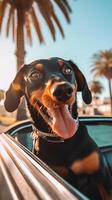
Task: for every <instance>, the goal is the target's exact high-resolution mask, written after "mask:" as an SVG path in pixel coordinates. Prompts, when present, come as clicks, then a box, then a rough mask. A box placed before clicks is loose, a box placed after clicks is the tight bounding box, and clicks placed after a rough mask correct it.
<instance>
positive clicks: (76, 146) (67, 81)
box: [5, 58, 112, 200]
mask: <svg viewBox="0 0 112 200" xmlns="http://www.w3.org/2000/svg"><path fill="white" fill-rule="evenodd" d="M78 91H81V92H82V98H83V101H84V102H85V103H86V104H89V103H91V100H92V98H91V92H90V90H89V88H88V85H87V82H86V79H85V77H84V75H83V74H82V72H81V71H80V70H79V69H78V67H77V66H76V65H75V64H74V63H73V62H72V61H65V60H64V59H61V58H51V59H41V60H37V61H35V62H33V63H31V64H29V65H24V66H23V67H22V68H21V69H20V70H19V72H18V73H17V75H16V77H15V79H14V81H13V82H12V84H11V85H10V88H9V90H8V91H7V93H6V99H5V108H6V110H7V111H9V112H12V111H14V110H16V109H17V108H18V105H19V103H20V99H21V97H22V96H23V95H24V96H25V97H26V100H27V104H28V108H29V111H30V114H31V117H32V119H33V122H34V126H35V131H34V134H35V136H34V138H35V139H36V140H35V141H36V142H35V153H36V154H37V155H38V156H39V157H40V158H41V159H42V160H43V161H44V162H46V163H47V164H48V165H49V166H50V167H51V168H53V169H54V170H55V171H56V172H57V173H59V174H60V175H61V176H62V177H64V178H65V179H66V180H68V181H69V182H70V183H71V184H72V185H74V186H75V187H76V188H78V189H79V190H80V191H82V192H83V193H84V194H85V195H87V196H88V197H89V198H90V199H93V200H100V199H103V200H112V194H111V193H112V191H111V189H112V187H111V180H110V178H109V174H108V173H107V172H106V170H105V168H104V165H103V159H102V157H101V154H100V151H99V149H98V147H97V145H96V144H95V143H94V142H93V140H92V139H91V138H90V137H89V135H88V132H87V129H86V127H85V126H84V125H83V124H82V123H81V122H80V121H79V120H78V114H77V103H76V96H77V92H78Z"/></svg>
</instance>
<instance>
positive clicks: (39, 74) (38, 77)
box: [30, 71, 43, 80]
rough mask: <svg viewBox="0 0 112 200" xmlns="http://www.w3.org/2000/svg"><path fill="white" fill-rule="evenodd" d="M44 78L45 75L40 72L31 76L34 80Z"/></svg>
mask: <svg viewBox="0 0 112 200" xmlns="http://www.w3.org/2000/svg"><path fill="white" fill-rule="evenodd" d="M42 77H43V74H42V73H41V72H39V71H35V72H32V73H31V74H30V78H31V79H32V80H37V79H42Z"/></svg>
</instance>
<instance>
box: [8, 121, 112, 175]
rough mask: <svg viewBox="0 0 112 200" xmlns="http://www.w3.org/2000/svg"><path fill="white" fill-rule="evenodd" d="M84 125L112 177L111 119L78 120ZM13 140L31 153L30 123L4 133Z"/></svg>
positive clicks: (14, 127) (19, 125)
mask: <svg viewBox="0 0 112 200" xmlns="http://www.w3.org/2000/svg"><path fill="white" fill-rule="evenodd" d="M80 120H81V121H83V123H84V124H85V125H86V127H87V129H88V131H89V134H90V135H91V137H92V138H93V139H94V140H95V142H96V143H97V145H98V146H99V148H100V150H101V153H102V154H103V159H104V163H105V168H106V170H107V172H108V173H109V174H110V175H111V177H112V140H111V138H112V118H110V119H109V118H93V119H90V118H84V117H82V118H80ZM6 133H7V134H10V135H11V136H12V137H14V138H15V140H16V141H18V142H19V143H21V144H22V145H23V146H25V147H26V148H27V149H28V150H29V151H32V148H33V141H32V122H31V121H26V122H24V123H20V124H18V125H16V126H13V127H11V128H9V129H8V130H7V131H6Z"/></svg>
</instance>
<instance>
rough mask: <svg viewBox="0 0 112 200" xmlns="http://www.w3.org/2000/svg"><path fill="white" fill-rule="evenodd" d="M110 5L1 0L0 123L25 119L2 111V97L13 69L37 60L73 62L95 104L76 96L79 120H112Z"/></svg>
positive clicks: (103, 0) (80, 0) (22, 112)
mask: <svg viewBox="0 0 112 200" xmlns="http://www.w3.org/2000/svg"><path fill="white" fill-rule="evenodd" d="M111 11H112V1H111V0H108V1H107V0H94V1H93V0H69V1H68V0H47V1H45V0H29V1H27V0H0V123H1V124H3V125H4V124H5V125H9V124H13V123H14V122H15V121H20V120H23V119H26V118H27V117H28V116H29V115H28V112H27V111H26V109H25V102H24V99H23V100H22V102H21V105H20V107H19V109H18V111H15V112H13V113H8V112H6V111H5V109H4V95H5V91H6V90H7V89H8V87H9V85H10V83H11V81H12V80H13V78H14V76H15V74H16V72H17V70H18V69H19V68H20V66H21V65H22V64H24V63H27V64H28V63H30V62H32V61H34V60H37V59H40V58H49V57H62V58H64V59H66V60H73V61H74V62H75V63H76V64H77V65H78V67H79V68H80V69H81V71H82V72H83V74H84V75H85V77H86V79H87V82H88V85H89V87H90V89H91V91H92V95H93V101H92V103H91V105H89V106H87V105H85V104H84V103H83V101H82V98H81V95H80V94H78V112H79V115H104V116H111V115H112V20H111V19H112V12H111Z"/></svg>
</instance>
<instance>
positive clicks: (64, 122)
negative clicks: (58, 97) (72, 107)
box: [37, 100, 77, 139]
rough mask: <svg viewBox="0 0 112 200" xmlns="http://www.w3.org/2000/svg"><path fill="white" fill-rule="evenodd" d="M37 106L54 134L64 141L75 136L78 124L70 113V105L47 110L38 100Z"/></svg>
mask: <svg viewBox="0 0 112 200" xmlns="http://www.w3.org/2000/svg"><path fill="white" fill-rule="evenodd" d="M37 104H38V106H39V112H40V114H41V116H42V117H43V119H44V120H45V121H46V122H47V123H48V124H49V125H50V127H51V128H52V131H53V132H54V134H56V135H57V136H59V137H61V138H63V139H67V138H70V137H72V136H73V135H74V134H75V132H76V129H77V124H76V120H74V119H73V118H72V116H71V113H70V112H69V109H68V107H69V106H68V105H65V104H64V105H61V106H59V107H55V108H46V107H44V106H43V105H42V104H41V102H40V101H38V100H37Z"/></svg>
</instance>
